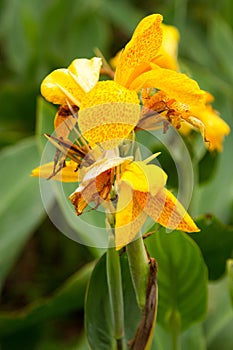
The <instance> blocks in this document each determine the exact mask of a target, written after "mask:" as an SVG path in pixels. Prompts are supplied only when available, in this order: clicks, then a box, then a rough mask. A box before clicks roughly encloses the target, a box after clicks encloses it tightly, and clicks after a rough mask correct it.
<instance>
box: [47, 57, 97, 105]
mask: <svg viewBox="0 0 233 350" xmlns="http://www.w3.org/2000/svg"><path fill="white" fill-rule="evenodd" d="M101 64H102V61H101V59H100V58H98V57H93V58H92V59H90V60H88V59H86V58H80V59H76V60H74V61H73V62H72V63H71V64H70V66H69V67H68V69H65V68H61V69H56V70H54V71H53V72H52V73H50V74H49V75H48V76H47V77H46V78H45V79H44V80H43V81H42V84H41V94H42V95H43V96H44V97H45V98H46V99H47V100H48V101H50V102H52V103H55V104H61V105H63V104H66V103H67V100H68V101H69V102H71V103H73V104H75V105H76V106H79V105H80V102H81V100H82V98H83V96H84V94H85V93H86V92H88V91H90V90H91V89H92V88H93V87H94V86H95V84H96V83H97V81H98V80H99V72H100V68H101Z"/></svg>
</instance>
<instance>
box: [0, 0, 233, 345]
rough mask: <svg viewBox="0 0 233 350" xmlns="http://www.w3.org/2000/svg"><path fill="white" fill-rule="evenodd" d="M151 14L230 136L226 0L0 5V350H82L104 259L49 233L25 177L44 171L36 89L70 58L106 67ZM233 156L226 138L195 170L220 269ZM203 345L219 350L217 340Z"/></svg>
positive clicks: (232, 70)
mask: <svg viewBox="0 0 233 350" xmlns="http://www.w3.org/2000/svg"><path fill="white" fill-rule="evenodd" d="M151 13H161V14H162V15H163V16H164V22H165V23H167V24H173V25H175V26H177V28H178V29H179V30H180V35H181V37H180V45H179V59H180V66H181V69H182V70H183V71H184V72H186V73H188V74H189V75H191V76H192V77H193V78H194V79H196V80H197V81H198V82H199V84H200V86H201V88H202V89H205V90H208V91H210V92H211V93H212V94H213V95H214V96H215V102H214V107H215V108H216V109H217V110H218V111H220V113H221V116H222V117H223V118H224V119H225V120H226V121H227V122H228V123H229V125H230V126H231V128H232V125H233V64H232V59H233V16H232V14H233V2H232V1H231V0H222V1H221V2H220V1H217V0H206V1H202V0H196V1H191V0H190V1H188V0H175V1H170V0H157V1H156V0H154V1H153V0H145V1H139V0H86V1H83V0H75V1H72V0H64V1H61V0H60V1H59V0H47V1H41V0H20V1H19V0H0V82H1V85H0V86H1V89H0V106H1V108H0V146H1V153H0V164H1V174H0V180H1V186H0V198H1V202H0V287H1V299H0V348H1V349H4V350H5V349H7V350H8V349H16V348H18V344H19V342H20V344H21V345H22V348H23V349H43V350H44V349H45V350H46V349H64V348H65V349H87V347H86V345H85V340H83V339H84V338H83V299H84V294H85V288H86V284H87V280H88V278H89V275H90V271H91V268H92V263H93V260H94V259H95V258H96V257H97V256H98V255H99V254H100V252H98V251H93V250H90V249H88V248H87V247H85V246H82V245H79V244H77V243H75V242H73V241H72V240H69V239H68V238H67V237H65V236H64V235H62V234H61V233H60V232H59V231H58V230H57V229H56V228H55V227H54V226H53V224H52V223H51V222H50V220H49V219H48V218H47V216H46V213H45V211H44V209H43V205H42V202H41V199H40V191H39V186H38V181H37V180H36V179H31V178H29V176H28V174H30V171H31V169H32V168H33V167H35V166H37V165H38V164H39V162H40V149H39V148H38V138H35V137H34V135H35V130H36V116H37V117H38V114H40V113H42V112H41V110H42V109H43V108H49V107H44V106H43V104H42V102H41V100H40V99H39V98H38V96H39V94H40V83H41V81H42V79H43V78H44V77H45V76H46V75H47V74H48V73H49V72H50V71H52V70H53V69H55V68H59V67H67V66H68V65H69V64H70V62H71V61H72V60H73V59H74V58H77V57H88V58H91V57H92V56H94V52H93V49H94V48H95V47H98V48H99V49H100V50H101V52H102V53H103V54H104V56H105V58H106V59H109V58H111V57H112V56H113V55H114V54H115V53H116V52H117V51H118V50H119V49H120V48H122V46H124V45H125V43H126V42H127V41H128V40H129V38H130V36H131V34H132V32H133V30H134V28H135V26H136V25H137V23H138V22H139V21H140V19H142V18H143V17H144V16H145V15H148V14H151ZM38 100H39V103H38ZM51 112H52V110H50V113H51ZM43 113H45V112H44V111H43ZM47 113H48V114H49V111H47ZM50 124H51V121H50ZM38 130H40V126H39V127H38V125H37V133H38ZM232 149H233V138H232V135H230V136H228V137H227V139H226V141H225V143H224V152H223V153H222V154H220V155H219V156H213V155H209V154H206V155H205V157H206V159H204V160H202V161H203V162H204V163H203V164H204V166H202V168H201V164H200V170H201V173H202V174H204V172H203V171H202V170H203V169H204V170H205V171H206V167H207V169H208V170H209V173H210V174H211V176H209V174H207V176H205V175H204V176H203V178H200V180H202V183H201V186H200V187H199V189H198V206H197V209H196V214H197V215H199V214H203V213H204V214H207V213H211V215H212V214H214V215H216V216H217V217H218V219H219V220H220V221H221V223H218V224H219V225H220V226H219V227H220V229H219V232H225V231H226V230H227V232H228V234H229V239H228V240H227V242H226V243H225V245H224V247H223V248H222V250H221V252H220V254H222V255H223V263H222V264H225V260H226V259H227V258H230V257H232V250H233V249H232V248H233V241H232V235H233V229H232V226H229V225H231V224H232V223H233V216H232V209H233V178H232V174H233V162H232ZM212 166H214V168H213V169H214V171H213V172H212V170H211V168H210V167H212ZM52 205H56V204H53V203H52V201H51V206H52ZM224 225H228V227H227V229H226V226H224ZM216 240H218V238H216ZM213 249H217V248H216V247H214V248H213ZM89 263H90V264H89ZM82 267H83V269H81V268H82ZM77 271H78V272H77ZM224 271H225V268H223V271H222V270H221V272H220V273H219V274H218V275H217V276H214V278H213V279H218V278H219V277H222V275H223V274H224ZM68 278H69V279H68ZM67 279H68V280H67ZM25 307H26V309H25ZM21 310H23V311H21ZM229 320H233V318H232V314H230V316H229ZM213 339H214V338H213ZM77 342H78V343H77ZM220 343H221V342H220ZM206 344H207V345H206V348H208V349H212V350H214V349H218V347H216V344H217V345H218V342H216V341H215V345H213V344H212V343H211V341H209V343H208V342H207V343H206ZM211 344H212V345H211ZM161 349H162V348H161ZM224 349H228V347H225V348H224ZM166 350H167V349H166ZM197 350H199V349H197ZM229 350H230V347H229Z"/></svg>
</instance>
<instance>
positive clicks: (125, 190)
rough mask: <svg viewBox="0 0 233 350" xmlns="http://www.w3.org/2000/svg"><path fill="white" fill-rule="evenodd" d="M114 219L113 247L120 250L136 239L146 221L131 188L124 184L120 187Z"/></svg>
mask: <svg viewBox="0 0 233 350" xmlns="http://www.w3.org/2000/svg"><path fill="white" fill-rule="evenodd" d="M115 218H116V224H115V245H116V248H117V249H120V248H122V247H123V246H125V245H126V244H128V243H129V242H131V241H132V240H133V239H134V238H135V237H136V235H137V234H138V232H139V231H140V229H141V228H142V225H143V224H144V222H145V220H146V214H145V213H144V212H143V210H142V209H141V207H140V206H139V205H138V203H137V201H136V199H135V197H134V193H133V191H132V188H131V187H130V186H128V185H127V184H126V183H124V182H122V183H121V185H120V192H119V196H118V202H117V210H116V216H115Z"/></svg>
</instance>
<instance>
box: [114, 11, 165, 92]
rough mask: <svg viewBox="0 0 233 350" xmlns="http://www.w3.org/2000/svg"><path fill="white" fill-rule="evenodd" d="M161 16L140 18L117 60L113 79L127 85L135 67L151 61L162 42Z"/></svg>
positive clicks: (154, 15)
mask: <svg viewBox="0 0 233 350" xmlns="http://www.w3.org/2000/svg"><path fill="white" fill-rule="evenodd" d="M162 19H163V17H162V16H161V15H159V14H153V15H150V16H147V17H145V18H143V19H142V21H141V22H140V23H139V24H138V26H137V28H136V29H135V31H134V33H133V36H132V39H131V40H130V41H129V42H128V44H127V45H126V47H125V49H124V51H123V52H122V54H121V56H120V59H119V61H118V65H117V69H116V74H115V81H117V82H118V83H120V84H121V85H123V86H125V87H129V85H130V82H131V81H132V79H133V76H135V74H134V70H135V68H137V67H139V66H140V65H141V64H142V63H149V62H151V61H152V60H153V59H154V58H155V56H156V54H157V52H158V49H159V47H160V46H161V43H162V29H161V22H162Z"/></svg>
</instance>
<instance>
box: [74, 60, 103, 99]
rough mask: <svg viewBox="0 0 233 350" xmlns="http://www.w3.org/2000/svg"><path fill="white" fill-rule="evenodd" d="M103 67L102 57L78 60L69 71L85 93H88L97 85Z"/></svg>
mask: <svg viewBox="0 0 233 350" xmlns="http://www.w3.org/2000/svg"><path fill="white" fill-rule="evenodd" d="M101 66H102V59H101V58H100V57H93V58H91V59H90V60H88V59H86V58H78V59H75V60H74V61H73V62H72V63H71V64H70V66H69V67H68V70H69V73H70V74H71V75H72V77H73V79H74V80H75V81H76V83H77V84H78V85H79V86H80V87H81V88H82V89H83V91H85V92H88V91H90V90H91V89H93V87H94V86H95V85H96V84H97V82H98V80H99V75H100V69H101Z"/></svg>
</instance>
